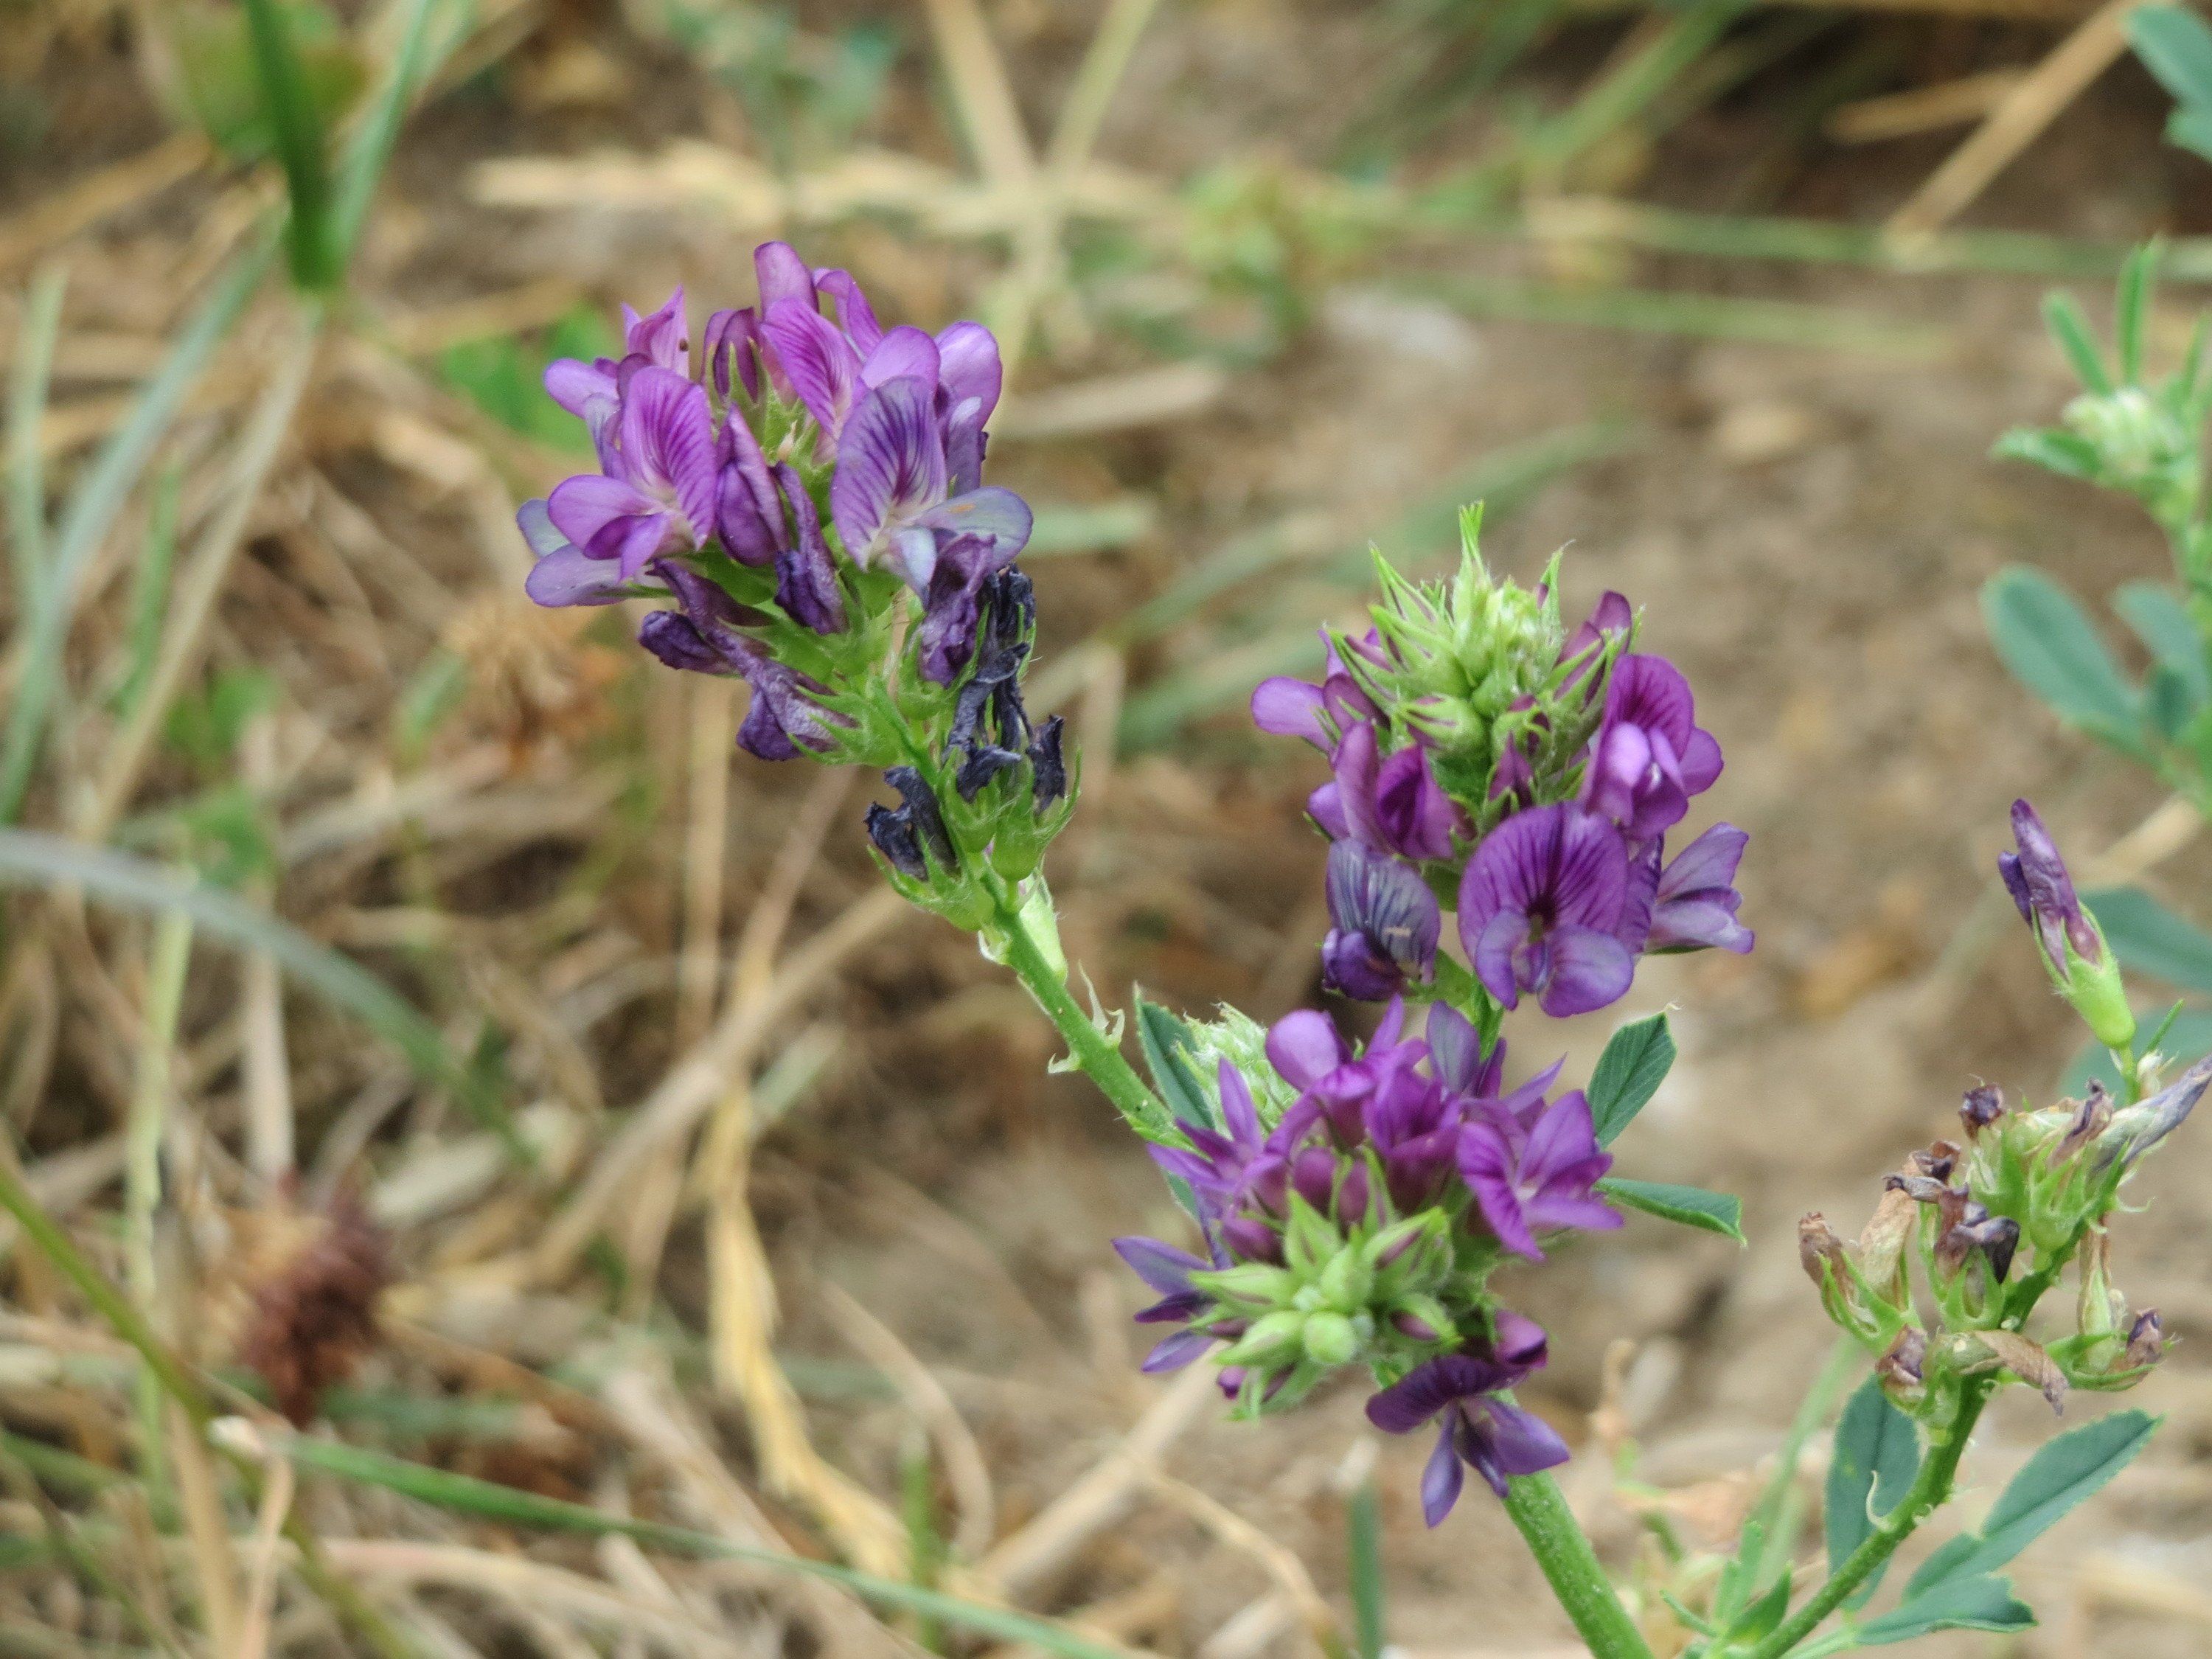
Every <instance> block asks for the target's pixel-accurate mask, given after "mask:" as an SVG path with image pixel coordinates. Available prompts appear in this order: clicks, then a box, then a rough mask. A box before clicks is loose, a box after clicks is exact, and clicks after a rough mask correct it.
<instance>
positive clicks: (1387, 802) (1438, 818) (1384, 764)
mask: <svg viewBox="0 0 2212 1659" xmlns="http://www.w3.org/2000/svg"><path fill="white" fill-rule="evenodd" d="M1329 759H1330V765H1331V767H1332V768H1333V769H1334V772H1335V774H1336V776H1335V778H1334V781H1331V782H1328V783H1325V784H1323V785H1322V787H1320V788H1319V789H1316V791H1315V792H1314V793H1313V796H1312V798H1311V799H1310V800H1309V801H1308V802H1307V810H1308V811H1310V812H1311V813H1312V814H1313V817H1314V822H1315V823H1318V824H1320V825H1321V827H1322V829H1325V830H1327V831H1328V834H1329V836H1330V837H1331V839H1333V840H1336V841H1343V840H1346V839H1348V838H1349V839H1355V840H1358V841H1362V842H1365V843H1366V844H1367V845H1368V846H1370V847H1374V848H1380V849H1381V850H1383V852H1386V853H1396V854H1400V855H1401V856H1402V857H1405V858H1409V859H1416V860H1421V859H1448V858H1449V857H1450V856H1451V854H1452V831H1453V829H1454V828H1455V826H1456V824H1457V823H1458V822H1459V814H1458V812H1457V811H1456V810H1455V808H1454V807H1453V805H1452V804H1451V800H1450V799H1449V797H1448V796H1447V795H1446V794H1445V793H1444V792H1443V790H1442V789H1441V788H1439V787H1437V781H1436V779H1435V777H1434V776H1432V775H1431V773H1430V771H1429V757H1428V750H1425V749H1424V748H1422V747H1421V746H1420V745H1419V744H1407V746H1406V747H1405V748H1403V749H1401V750H1398V751H1397V752H1396V753H1395V754H1394V755H1392V756H1390V757H1389V758H1388V759H1384V758H1383V757H1382V756H1381V754H1380V752H1379V750H1378V739H1377V738H1376V730H1375V727H1374V726H1373V725H1372V724H1370V722H1368V721H1365V720H1357V721H1354V722H1352V724H1351V725H1350V726H1346V727H1345V728H1344V735H1343V738H1341V739H1340V741H1339V742H1338V744H1337V745H1336V750H1335V752H1334V754H1333V755H1332V756H1331V757H1329Z"/></svg>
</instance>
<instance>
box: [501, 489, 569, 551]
mask: <svg viewBox="0 0 2212 1659" xmlns="http://www.w3.org/2000/svg"><path fill="white" fill-rule="evenodd" d="M514 526H515V528H516V529H518V530H520V532H522V539H523V540H524V542H526V544H528V545H529V548H530V550H531V552H532V553H533V554H535V555H536V556H538V557H539V558H541V559H542V558H544V557H546V556H548V555H549V554H554V553H558V552H559V551H560V550H562V548H564V547H567V546H569V545H570V543H569V540H568V538H567V537H566V536H564V535H562V533H561V532H560V531H559V530H558V529H557V528H556V527H555V526H554V523H553V516H552V514H551V513H548V512H547V511H546V510H545V503H544V501H540V500H536V499H532V500H531V501H525V502H523V504H522V505H521V506H520V507H517V508H515V510H514Z"/></svg>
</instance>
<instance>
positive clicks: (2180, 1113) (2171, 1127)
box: [2096, 1057, 2212, 1172]
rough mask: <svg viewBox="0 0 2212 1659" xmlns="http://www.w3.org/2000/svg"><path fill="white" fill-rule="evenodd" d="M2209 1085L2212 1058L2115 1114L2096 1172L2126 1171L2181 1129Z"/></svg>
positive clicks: (2102, 1143)
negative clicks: (2118, 1169)
mask: <svg viewBox="0 0 2212 1659" xmlns="http://www.w3.org/2000/svg"><path fill="white" fill-rule="evenodd" d="M2207 1085H2212V1057H2208V1058H2206V1059H2203V1060H2198V1061H2197V1064H2195V1065H2194V1066H2191V1067H2190V1068H2189V1069H2188V1070H2187V1071H2186V1072H2185V1073H2182V1075H2181V1077H2180V1079H2179V1081H2177V1082H2176V1083H2174V1084H2173V1085H2172V1086H2171V1087H2169V1088H2166V1089H2162V1090H2160V1091H2159V1092H2158V1093H2156V1094H2154V1095H2153V1096H2152V1097H2150V1098H2149V1099H2148V1100H2143V1101H2138V1102H2136V1104H2134V1105H2132V1106H2130V1107H2129V1108H2127V1109H2125V1110H2124V1111H2120V1112H2116V1113H2114V1114H2112V1120H2111V1127H2110V1128H2109V1130H2108V1131H2107V1132H2106V1133H2105V1134H2104V1135H2103V1136H2102V1137H2101V1138H2100V1140H2099V1143H2098V1146H2097V1157H2096V1169H2097V1170H2099V1171H2100V1172H2101V1171H2103V1170H2106V1169H2109V1168H2110V1167H2111V1166H2112V1164H2113V1163H2114V1162H2115V1161H2117V1162H2118V1164H2119V1165H2120V1167H2121V1169H2122V1170H2126V1169H2127V1168H2128V1167H2129V1166H2130V1165H2131V1164H2134V1163H2135V1161H2136V1159H2137V1158H2141V1157H2142V1156H2143V1155H2144V1154H2145V1153H2146V1152H2149V1151H2150V1150H2151V1149H2152V1148H2153V1147H2154V1146H2157V1145H2158V1143H2159V1142H2160V1141H2161V1140H2164V1139H2166V1136H2168V1135H2170V1134H2172V1133H2173V1132H2174V1131H2175V1130H2176V1129H2178V1128H2179V1127H2181V1125H2182V1123H2183V1122H2184V1121H2185V1120H2186V1119H2187V1118H2188V1116H2189V1115H2190V1113H2191V1112H2192V1111H2194V1110H2195V1109H2196V1107H2197V1102H2198V1101H2199V1100H2200V1099H2202V1098H2203V1094H2204V1091H2205V1088H2206V1086H2207Z"/></svg>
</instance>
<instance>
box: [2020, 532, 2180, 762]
mask: <svg viewBox="0 0 2212 1659" xmlns="http://www.w3.org/2000/svg"><path fill="white" fill-rule="evenodd" d="M1982 615H1983V617H1984V620H1985V621H1986V622H1987V623H1988V624H1989V630H1990V640H1991V641H1993V642H1994V643H1995V644H1996V648H1997V654H1998V655H1999V656H2000V657H2002V658H2003V659H2004V664H2005V666H2006V667H2008V668H2009V669H2010V670H2012V671H2013V675H2014V677H2015V678H2017V679H2018V680H2019V681H2020V683H2021V684H2022V685H2025V686H2026V687H2027V689H2028V690H2030V691H2033V693H2035V695H2036V696H2039V697H2040V698H2042V699H2043V701H2044V702H2046V703H2048V704H2049V705H2050V706H2051V710H2052V712H2054V713H2055V714H2057V716H2058V717H2059V719H2061V720H2064V721H2066V722H2067V723H2068V724H2069V725H2070V726H2079V727H2081V729H2082V730H2084V731H2087V732H2092V733H2093V734H2094V735H2096V736H2099V737H2102V738H2108V739H2110V740H2112V741H2113V742H2116V743H2118V744H2121V745H2122V746H2124V747H2133V746H2134V744H2135V743H2136V727H2137V726H2138V725H2139V724H2140V721H2141V712H2140V710H2139V708H2138V707H2137V699H2136V694H2135V691H2134V690H2133V689H2132V688H2130V686H2129V684H2128V683H2127V682H2126V681H2125V680H2124V679H2123V678H2121V676H2120V671H2119V667H2118V665H2117V664H2116V663H2114V662H2113V660H2112V653H2111V652H2109V651H2107V650H2106V648H2105V642H2104V641H2103V640H2101V639H2100V638H2099V637H2098V635H2097V630H2096V629H2095V627H2094V626H2093V625H2092V623H2090V621H2089V618H2088V617H2087V616H2086V615H2085V614H2083V612H2082V610H2081V606H2080V605H2076V604H2075V602H2074V599H2073V597H2072V595H2070V594H2069V593H2068V592H2066V590H2065V589H2063V588H2062V587H2060V586H2058V584H2057V583H2056V582H2054V581H2052V580H2051V579H2050V578H2049V577H2048V576H2046V575H2045V574H2042V572H2040V571H2038V570H2030V569H2028V568H2026V567H2025V566H2022V565H2014V566H2012V567H2011V568H2008V569H2005V570H2001V571H1999V572H1998V573H1997V574H1996V575H1994V576H1992V577H1990V580H1989V582H1988V584H1987V585H1986V586H1984V588H1983V589H1982Z"/></svg>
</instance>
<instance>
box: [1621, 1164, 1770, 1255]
mask: <svg viewBox="0 0 2212 1659" xmlns="http://www.w3.org/2000/svg"><path fill="white" fill-rule="evenodd" d="M1597 1189H1598V1191H1600V1192H1601V1193H1603V1194H1605V1195H1606V1196H1607V1198H1610V1199H1613V1200H1616V1201H1617V1202H1620V1203H1622V1204H1626V1205H1627V1206H1628V1207H1629V1208H1630V1209H1632V1210H1641V1211H1643V1212H1644V1214H1646V1215H1656V1216H1657V1217H1658V1218H1660V1219H1661V1220H1662V1221H1674V1222H1679V1223H1680V1225H1683V1226H1685V1227H1695V1228H1697V1229H1698V1230H1699V1231H1701V1232H1708V1233H1718V1234H1719V1235H1720V1236H1721V1237H1723V1238H1732V1239H1734V1240H1735V1242H1736V1243H1739V1244H1741V1243H1743V1200H1741V1199H1740V1198H1735V1197H1733V1196H1731V1195H1730V1194H1727V1193H1709V1192H1707V1191H1706V1190H1705V1188H1702V1187H1675V1186H1670V1185H1668V1183H1667V1182H1661V1181H1625V1180H1622V1179H1621V1178H1620V1177H1619V1176H1605V1177H1603V1178H1602V1179H1601V1180H1600V1181H1599V1182H1598V1183H1597Z"/></svg>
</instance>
